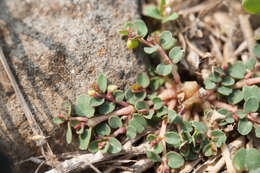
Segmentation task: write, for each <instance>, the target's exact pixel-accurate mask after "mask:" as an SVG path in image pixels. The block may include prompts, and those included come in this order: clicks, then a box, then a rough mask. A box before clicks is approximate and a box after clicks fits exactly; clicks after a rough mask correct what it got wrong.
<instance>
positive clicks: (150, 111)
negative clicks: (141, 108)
mask: <svg viewBox="0 0 260 173" xmlns="http://www.w3.org/2000/svg"><path fill="white" fill-rule="evenodd" d="M153 115H154V110H152V109H150V110H149V113H148V115H144V118H146V119H148V120H150V119H152V118H153Z"/></svg>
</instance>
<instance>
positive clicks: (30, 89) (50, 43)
mask: <svg viewBox="0 0 260 173" xmlns="http://www.w3.org/2000/svg"><path fill="white" fill-rule="evenodd" d="M0 9H1V10H0V46H1V47H2V48H3V51H4V54H5V56H6V58H7V59H8V62H9V64H10V66H11V68H12V70H13V73H14V75H15V76H16V78H17V81H18V83H19V84H20V87H21V89H22V92H23V94H24V95H25V97H26V100H27V101H28V103H29V104H30V106H31V110H32V112H33V114H34V116H35V118H36V120H37V122H38V124H39V125H40V126H41V128H42V130H43V131H44V132H45V134H46V135H49V136H50V138H48V141H49V142H50V143H51V145H52V146H51V147H52V148H53V149H54V150H55V153H59V152H68V151H72V150H76V149H77V147H76V148H75V147H71V146H68V145H66V144H64V142H65V139H64V136H65V133H64V131H62V130H59V129H58V128H57V126H56V125H54V124H53V123H52V118H53V116H54V115H56V114H57V113H58V112H59V108H60V104H61V102H62V101H63V98H64V97H66V96H68V97H69V98H70V99H71V100H72V102H74V101H75V99H76V97H77V96H78V95H80V94H82V93H86V92H87V90H88V87H89V86H90V85H91V83H92V82H94V81H95V80H96V77H97V76H98V74H100V73H105V74H106V75H107V76H108V78H109V80H110V81H111V82H113V83H115V84H117V85H119V86H120V87H121V88H124V87H126V86H127V85H129V84H132V83H133V82H134V80H135V76H136V73H137V72H140V71H143V70H144V64H143V60H142V58H141V57H140V56H139V57H137V56H136V55H135V54H133V53H132V51H129V50H127V48H126V44H125V41H124V40H122V38H121V37H120V35H119V34H118V33H117V31H118V30H119V29H120V28H122V26H123V24H124V23H125V22H126V21H127V20H133V19H135V18H138V17H139V12H138V3H137V1H135V0H26V1H20V0H2V1H0ZM0 70H1V71H0V73H1V75H0V76H4V77H2V79H1V80H0V141H1V143H2V145H1V148H2V150H5V151H8V153H9V154H10V155H11V156H12V158H13V159H14V160H16V161H17V160H21V159H25V158H28V157H29V156H32V155H37V154H39V153H37V150H36V148H37V147H36V145H35V143H34V142H32V141H31V140H30V137H31V135H32V131H31V129H30V127H29V125H28V122H27V120H26V118H25V116H24V113H23V111H22V109H21V107H20V103H19V101H18V100H17V98H16V96H15V94H14V91H13V90H12V88H10V84H8V79H7V78H6V76H5V75H4V74H3V73H4V71H3V68H2V67H1V65H0ZM60 129H62V128H60ZM61 146H62V147H61ZM65 150H66V151H65ZM35 152H36V153H35Z"/></svg>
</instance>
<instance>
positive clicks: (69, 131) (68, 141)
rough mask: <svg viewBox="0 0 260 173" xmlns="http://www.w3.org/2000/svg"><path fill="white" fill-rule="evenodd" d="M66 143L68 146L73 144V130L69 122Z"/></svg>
mask: <svg viewBox="0 0 260 173" xmlns="http://www.w3.org/2000/svg"><path fill="white" fill-rule="evenodd" d="M66 142H67V144H70V143H71V142H72V130H71V126H70V122H69V121H68V128H67V132H66Z"/></svg>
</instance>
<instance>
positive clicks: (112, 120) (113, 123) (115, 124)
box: [108, 116, 123, 129]
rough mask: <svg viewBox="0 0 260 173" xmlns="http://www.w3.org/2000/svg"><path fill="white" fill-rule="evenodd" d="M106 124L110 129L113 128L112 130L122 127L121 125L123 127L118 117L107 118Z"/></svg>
mask: <svg viewBox="0 0 260 173" xmlns="http://www.w3.org/2000/svg"><path fill="white" fill-rule="evenodd" d="M108 124H109V125H110V127H112V128H114V129H115V128H119V127H122V125H123V123H122V121H121V119H120V118H119V117H118V116H111V117H109V119H108Z"/></svg>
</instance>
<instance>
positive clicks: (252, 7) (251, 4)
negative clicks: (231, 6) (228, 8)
mask: <svg viewBox="0 0 260 173" xmlns="http://www.w3.org/2000/svg"><path fill="white" fill-rule="evenodd" d="M242 6H243V7H244V9H245V10H246V11H247V12H248V13H251V14H260V5H259V0H243V1H242Z"/></svg>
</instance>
